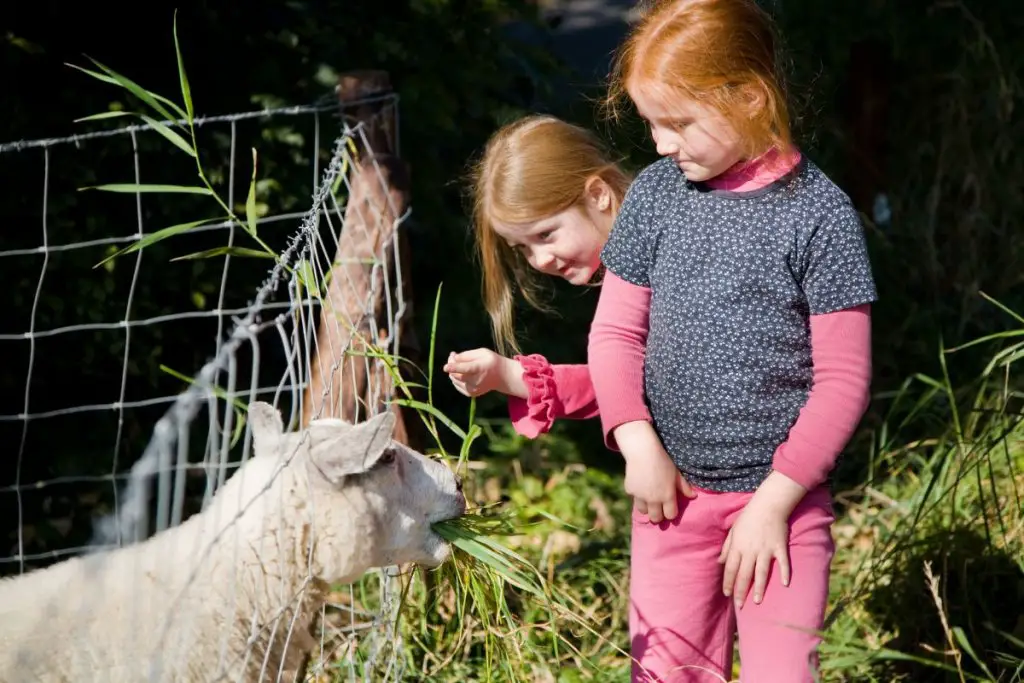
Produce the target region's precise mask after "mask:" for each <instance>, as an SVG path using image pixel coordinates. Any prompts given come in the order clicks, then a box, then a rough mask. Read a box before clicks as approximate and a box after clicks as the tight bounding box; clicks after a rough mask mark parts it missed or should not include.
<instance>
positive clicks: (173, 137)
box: [139, 114, 196, 159]
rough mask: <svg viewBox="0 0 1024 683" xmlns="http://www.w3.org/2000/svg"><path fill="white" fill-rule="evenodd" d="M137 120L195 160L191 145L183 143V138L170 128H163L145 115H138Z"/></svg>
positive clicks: (162, 125)
mask: <svg viewBox="0 0 1024 683" xmlns="http://www.w3.org/2000/svg"><path fill="white" fill-rule="evenodd" d="M139 118H141V119H142V120H143V121H145V122H146V123H148V124H149V125H150V126H151V127H152V128H153V130H155V131H156V132H157V133H160V135H163V136H164V137H165V138H167V139H168V140H170V141H171V142H173V143H174V145H175V146H176V147H178V148H179V149H181V150H182V151H184V152H185V153H186V154H188V155H189V156H190V157H192V158H193V159H194V158H195V156H196V151H195V149H193V148H192V145H190V144H188V143H187V142H185V138H183V137H181V136H180V135H178V134H177V133H175V132H174V131H173V130H171V129H170V127H168V126H165V125H164V124H162V123H160V122H159V121H157V120H156V119H154V118H153V117H151V116H146V115H145V114H139Z"/></svg>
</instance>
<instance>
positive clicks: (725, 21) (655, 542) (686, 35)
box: [588, 0, 876, 683]
mask: <svg viewBox="0 0 1024 683" xmlns="http://www.w3.org/2000/svg"><path fill="white" fill-rule="evenodd" d="M778 66H779V65H778V63H777V61H776V41H775V37H774V35H773V25H772V22H771V20H770V17H769V16H768V15H767V14H766V13H765V12H764V11H763V10H762V9H761V8H760V7H759V6H758V4H757V3H756V2H755V1H754V0H675V1H669V2H661V3H658V4H656V5H654V6H653V7H652V8H651V9H650V10H649V11H648V12H647V13H646V15H645V16H644V17H643V18H642V20H641V21H640V22H639V23H638V25H636V26H635V28H634V29H633V30H632V32H631V34H630V35H629V36H628V38H627V40H626V41H625V43H624V44H623V46H622V48H621V50H620V52H619V55H618V58H617V60H616V63H615V67H616V68H615V73H614V81H613V87H612V89H611V92H610V93H609V103H610V104H611V105H612V106H613V112H614V111H615V110H616V109H617V107H618V104H619V102H620V100H622V99H625V98H628V100H630V101H631V102H632V104H633V105H634V106H635V108H636V110H637V111H638V113H639V114H640V116H641V117H643V119H644V120H645V121H646V122H647V124H648V125H649V127H650V131H651V136H652V138H653V140H654V143H655V145H656V148H657V151H658V153H659V155H660V156H661V157H662V158H661V159H660V160H658V161H657V162H655V163H653V164H651V165H650V166H648V167H647V168H645V169H644V170H643V171H642V172H640V173H639V174H638V175H637V177H636V179H635V181H634V182H633V183H632V185H631V186H630V189H629V191H628V193H627V195H626V198H625V199H624V201H623V204H622V207H621V209H620V211H619V213H618V215H617V217H616V220H615V223H614V226H613V228H612V231H611V233H610V235H609V239H608V242H607V243H606V245H605V246H604V248H603V250H602V252H601V260H602V262H603V264H604V266H605V268H606V273H605V275H604V277H603V283H602V287H601V295H600V300H599V303H598V308H597V312H596V314H595V319H594V322H593V326H592V329H591V336H590V348H589V357H588V358H589V367H590V375H591V380H592V383H593V388H594V392H595V395H596V399H597V405H598V408H599V410H600V416H601V420H602V423H603V428H604V432H605V436H606V440H607V443H608V444H609V446H610V447H612V448H615V449H618V450H619V451H621V453H622V455H623V457H624V459H625V461H626V490H627V492H628V493H630V494H631V495H632V496H633V497H634V516H633V527H632V534H633V535H632V541H631V543H632V549H631V573H630V584H631V588H630V591H631V608H630V634H631V639H632V642H631V646H632V652H633V656H634V659H635V660H636V663H635V665H634V680H638V681H639V680H644V681H647V680H656V681H673V682H676V681H721V680H727V679H728V677H729V674H730V671H731V666H732V659H733V637H734V634H736V632H737V631H738V635H739V651H740V664H741V680H742V681H752V682H755V683H761V682H762V681H769V682H774V681H779V682H786V683H790V682H793V683H801V682H804V681H808V682H809V681H813V680H815V679H814V674H813V672H814V671H815V670H816V667H817V654H816V650H817V645H818V643H819V642H820V638H819V635H818V632H819V631H820V630H821V629H822V628H823V618H824V611H825V606H826V601H827V598H828V584H829V570H830V565H831V561H832V556H833V553H834V544H833V539H832V535H831V525H832V523H833V521H834V517H833V512H832V504H831V495H830V490H829V486H828V479H829V475H830V472H831V470H832V469H833V467H834V464H835V462H836V458H837V457H838V455H839V453H840V451H841V450H842V449H843V448H844V447H845V445H846V443H847V441H848V439H849V438H850V436H851V435H852V433H853V431H854V429H855V428H856V426H857V424H858V422H859V420H860V418H861V416H862V415H863V412H864V410H865V409H866V407H867V403H868V400H869V385H870V377H871V353H870V308H869V307H870V304H871V302H873V301H874V300H875V299H876V289H875V284H874V280H873V278H872V274H871V266H870V263H869V260H868V254H867V249H866V245H865V240H864V236H863V229H862V226H861V223H860V221H859V216H858V214H857V212H856V211H855V210H854V208H853V207H852V206H851V203H850V201H849V199H848V197H847V195H846V194H845V193H844V192H843V191H842V190H840V188H839V187H837V186H836V185H835V184H834V183H833V182H832V181H831V180H830V179H829V178H828V177H827V176H826V175H825V174H824V173H823V172H822V170H821V169H820V168H818V167H817V166H816V165H815V164H814V163H813V162H812V161H811V160H809V159H807V158H806V157H805V156H803V155H802V154H801V153H800V151H799V150H798V149H797V148H796V146H795V145H794V143H793V141H792V140H791V134H790V125H789V121H790V117H789V114H788V112H787V108H786V101H785V97H784V90H783V86H782V79H781V77H780V75H779V68H778ZM680 476H682V478H683V479H684V480H685V481H687V482H688V483H689V485H690V486H691V487H692V489H693V492H694V494H695V495H694V496H693V497H689V496H680V495H679V486H678V485H677V478H678V477H680Z"/></svg>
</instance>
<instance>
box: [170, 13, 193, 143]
mask: <svg viewBox="0 0 1024 683" xmlns="http://www.w3.org/2000/svg"><path fill="white" fill-rule="evenodd" d="M174 52H175V54H176V55H177V56H178V80H180V81H181V98H182V99H183V100H184V101H185V113H187V114H188V122H189V125H192V120H193V116H194V115H195V113H194V112H193V110H192V89H191V88H190V87H189V84H188V76H187V75H186V74H185V61H184V60H183V59H182V58H181V45H179V43H178V10H177V9H175V10H174Z"/></svg>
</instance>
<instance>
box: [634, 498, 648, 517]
mask: <svg viewBox="0 0 1024 683" xmlns="http://www.w3.org/2000/svg"><path fill="white" fill-rule="evenodd" d="M633 507H634V508H636V511H637V512H639V513H640V514H641V515H646V514H647V501H646V500H643V499H642V498H633Z"/></svg>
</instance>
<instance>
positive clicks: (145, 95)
mask: <svg viewBox="0 0 1024 683" xmlns="http://www.w3.org/2000/svg"><path fill="white" fill-rule="evenodd" d="M89 59H90V60H91V61H92V62H93V63H94V64H96V65H97V66H99V67H100V68H101V69H103V70H104V71H106V72H107V74H109V75H108V76H104V75H103V74H101V73H97V72H95V71H91V70H89V69H84V68H82V67H80V66H76V65H74V64H68V66H70V67H71V68H72V69H78V70H79V71H82V72H84V73H87V74H89V75H90V76H92V77H93V78H96V79H98V80H100V81H103V82H104V83H111V84H113V85H119V86H121V87H122V88H124V89H125V90H128V91H129V92H131V93H132V94H134V95H135V96H136V97H138V98H139V99H140V100H142V101H143V102H145V103H146V104H148V105H149V106H150V107H152V108H153V109H154V110H155V111H156V112H157V113H159V114H160V115H161V116H163V117H164V118H165V119H167V120H169V121H174V120H175V119H176V118H182V119H183V118H186V114H185V112H184V110H182V108H181V107H180V106H178V105H177V104H175V103H174V102H172V101H171V100H169V99H167V98H166V97H162V96H160V95H157V94H156V93H152V92H149V91H148V90H145V89H143V88H142V87H141V86H139V85H138V84H137V83H135V82H134V81H132V80H130V79H128V78H125V77H124V76H122V75H121V74H119V73H116V72H115V71H113V70H112V69H109V68H107V67H106V66H104V65H103V64H100V63H99V62H98V61H96V60H95V59H93V58H92V57H90V58H89ZM161 102H162V103H164V104H166V105H167V106H169V107H171V109H173V110H174V111H175V112H176V113H177V114H178V116H177V117H175V116H172V115H171V114H170V112H168V110H167V108H166V107H164V106H162V105H161Z"/></svg>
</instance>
